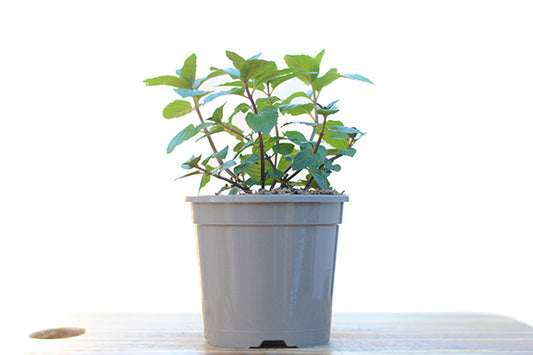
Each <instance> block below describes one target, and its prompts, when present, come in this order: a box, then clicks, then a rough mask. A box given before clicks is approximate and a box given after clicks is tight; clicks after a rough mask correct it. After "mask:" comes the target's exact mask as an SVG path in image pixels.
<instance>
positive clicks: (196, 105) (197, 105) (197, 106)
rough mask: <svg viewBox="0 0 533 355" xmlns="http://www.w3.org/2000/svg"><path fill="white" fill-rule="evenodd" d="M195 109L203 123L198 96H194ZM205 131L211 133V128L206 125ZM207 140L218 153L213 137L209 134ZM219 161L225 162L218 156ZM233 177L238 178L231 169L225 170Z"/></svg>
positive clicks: (214, 151) (219, 163) (220, 163)
mask: <svg viewBox="0 0 533 355" xmlns="http://www.w3.org/2000/svg"><path fill="white" fill-rule="evenodd" d="M194 110H195V111H196V113H197V114H198V118H199V119H200V122H201V123H204V122H205V121H204V118H203V117H202V113H201V112H200V105H199V104H198V99H197V98H196V97H194ZM204 133H205V134H206V135H207V134H209V130H208V129H207V127H204ZM207 140H208V141H209V145H210V146H211V150H212V151H213V154H216V153H218V150H217V148H216V147H215V143H214V142H213V139H212V138H211V136H209V135H208V136H207ZM217 162H218V165H222V164H224V162H223V161H222V159H220V158H217ZM225 171H226V172H227V173H228V174H229V175H230V176H231V177H232V178H234V179H236V178H237V176H235V174H233V173H232V172H231V171H230V170H225Z"/></svg>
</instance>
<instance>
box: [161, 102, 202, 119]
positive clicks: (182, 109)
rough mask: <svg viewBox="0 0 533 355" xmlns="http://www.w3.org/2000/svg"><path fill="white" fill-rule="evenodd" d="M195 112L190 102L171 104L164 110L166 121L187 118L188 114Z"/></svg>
mask: <svg viewBox="0 0 533 355" xmlns="http://www.w3.org/2000/svg"><path fill="white" fill-rule="evenodd" d="M192 111H194V109H193V108H192V106H191V103H190V102H189V101H183V100H176V101H173V102H171V103H169V104H168V105H167V106H166V107H165V108H164V109H163V117H165V118H166V119H171V118H176V117H181V116H185V115H186V114H188V113H190V112H192Z"/></svg>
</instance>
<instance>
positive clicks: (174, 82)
mask: <svg viewBox="0 0 533 355" xmlns="http://www.w3.org/2000/svg"><path fill="white" fill-rule="evenodd" d="M143 83H146V85H147V86H155V85H168V86H174V87H177V88H182V89H188V88H189V83H187V81H186V80H183V79H182V78H178V77H177V76H172V75H163V76H158V77H156V78H152V79H146V80H144V81H143Z"/></svg>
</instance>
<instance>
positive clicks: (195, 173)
mask: <svg viewBox="0 0 533 355" xmlns="http://www.w3.org/2000/svg"><path fill="white" fill-rule="evenodd" d="M199 174H201V172H199V171H193V172H192V173H188V174H185V175H182V176H180V177H177V178H175V179H174V181H176V180H179V179H183V178H186V177H189V176H193V175H199Z"/></svg>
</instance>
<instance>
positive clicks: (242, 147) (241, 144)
mask: <svg viewBox="0 0 533 355" xmlns="http://www.w3.org/2000/svg"><path fill="white" fill-rule="evenodd" d="M253 144H254V141H253V140H249V141H247V142H239V143H237V145H236V146H235V147H234V148H233V151H234V152H235V153H236V154H235V157H236V156H237V155H239V154H240V153H242V152H243V151H244V150H245V149H246V148H249V147H250V146H252V145H253Z"/></svg>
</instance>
